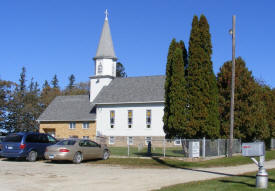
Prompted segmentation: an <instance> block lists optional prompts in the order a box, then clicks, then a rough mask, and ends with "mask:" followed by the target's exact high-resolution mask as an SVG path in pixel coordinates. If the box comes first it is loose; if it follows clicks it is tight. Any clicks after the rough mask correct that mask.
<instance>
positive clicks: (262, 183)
mask: <svg viewBox="0 0 275 191" xmlns="http://www.w3.org/2000/svg"><path fill="white" fill-rule="evenodd" d="M242 155H243V156H246V157H250V158H251V160H252V161H253V162H254V163H255V164H256V165H257V166H258V167H259V171H258V173H257V175H256V187H257V188H267V186H268V173H267V172H266V170H265V168H264V161H265V144H264V142H254V143H243V144H242ZM254 157H260V160H259V162H258V161H257V160H256V159H255V158H254Z"/></svg>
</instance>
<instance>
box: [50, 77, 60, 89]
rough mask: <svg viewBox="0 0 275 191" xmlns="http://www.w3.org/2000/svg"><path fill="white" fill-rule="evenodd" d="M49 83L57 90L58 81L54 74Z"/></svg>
mask: <svg viewBox="0 0 275 191" xmlns="http://www.w3.org/2000/svg"><path fill="white" fill-rule="evenodd" d="M51 83H52V86H53V88H56V89H59V86H58V79H57V75H56V74H55V75H54V77H53V79H52V82H51Z"/></svg>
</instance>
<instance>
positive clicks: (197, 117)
mask: <svg viewBox="0 0 275 191" xmlns="http://www.w3.org/2000/svg"><path fill="white" fill-rule="evenodd" d="M188 52H189V55H188V67H187V84H188V85H187V91H188V98H189V100H188V103H189V112H188V113H189V115H188V126H189V127H190V128H191V129H193V131H194V134H195V137H197V138H201V137H207V138H217V137H218V136H219V113H218V89H217V84H216V78H215V75H214V72H213V67H212V61H211V54H212V45H211V35H210V32H209V25H208V23H207V20H206V18H205V16H203V15H202V16H201V17H200V20H198V17H197V16H194V18H193V22H192V29H191V34H190V40H189V51H188Z"/></svg>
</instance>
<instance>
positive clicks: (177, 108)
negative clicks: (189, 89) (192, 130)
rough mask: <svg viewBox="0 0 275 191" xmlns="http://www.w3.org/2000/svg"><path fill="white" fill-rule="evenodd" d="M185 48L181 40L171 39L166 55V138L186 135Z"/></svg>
mask: <svg viewBox="0 0 275 191" xmlns="http://www.w3.org/2000/svg"><path fill="white" fill-rule="evenodd" d="M186 57H187V54H186V49H185V45H184V43H183V41H180V42H179V43H177V42H176V40H175V39H173V40H172V42H171V44H170V47H169V51H168V57H167V65H166V80H165V108H164V117H163V121H164V131H165V133H166V137H167V138H175V137H178V138H182V137H186V135H187V134H188V131H187V129H186V123H185V121H186V112H187V111H186V106H187V93H186V83H185V62H184V60H187V58H186Z"/></svg>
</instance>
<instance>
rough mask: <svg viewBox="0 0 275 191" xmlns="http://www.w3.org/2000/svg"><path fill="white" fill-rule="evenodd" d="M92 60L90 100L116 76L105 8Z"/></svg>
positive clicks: (114, 58)
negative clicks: (93, 62)
mask: <svg viewBox="0 0 275 191" xmlns="http://www.w3.org/2000/svg"><path fill="white" fill-rule="evenodd" d="M94 60H95V75H94V76H92V77H90V102H93V100H94V99H95V97H96V96H97V95H98V93H99V92H100V91H101V89H102V88H103V87H104V86H108V85H109V83H110V82H111V81H112V80H113V79H114V78H115V77H116V61H117V58H116V55H115V51H114V46H113V41H112V36H111V31H110V26H109V21H108V11H107V9H106V11H105V20H104V24H103V28H102V32H101V36H100V40H99V43H98V47H97V51H96V55H95V57H94Z"/></svg>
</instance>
